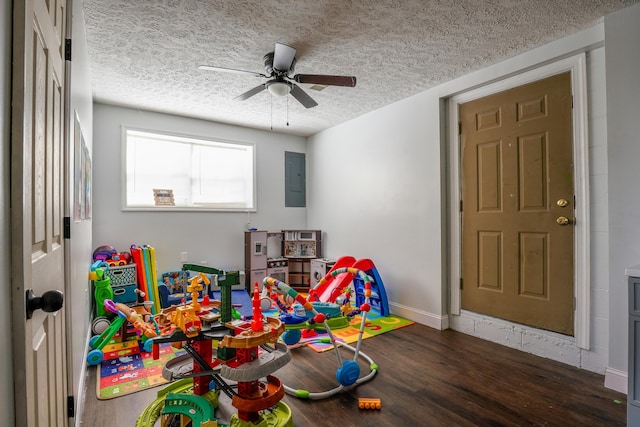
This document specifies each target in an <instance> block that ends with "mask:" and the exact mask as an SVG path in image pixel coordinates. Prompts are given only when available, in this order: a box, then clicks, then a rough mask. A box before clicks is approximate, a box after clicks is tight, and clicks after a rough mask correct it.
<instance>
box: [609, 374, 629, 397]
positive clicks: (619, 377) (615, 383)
mask: <svg viewBox="0 0 640 427" xmlns="http://www.w3.org/2000/svg"><path fill="white" fill-rule="evenodd" d="M604 386H605V387H606V388H610V389H611V390H615V391H617V392H620V393H624V394H627V386H628V379H627V373H626V372H623V371H619V370H617V369H613V368H607V369H606V370H605V372H604Z"/></svg>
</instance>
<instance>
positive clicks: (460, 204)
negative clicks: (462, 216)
mask: <svg viewBox="0 0 640 427" xmlns="http://www.w3.org/2000/svg"><path fill="white" fill-rule="evenodd" d="M460 212H462V200H460Z"/></svg>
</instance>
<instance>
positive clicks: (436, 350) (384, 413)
mask: <svg viewBox="0 0 640 427" xmlns="http://www.w3.org/2000/svg"><path fill="white" fill-rule="evenodd" d="M361 351H363V352H365V353H366V354H367V355H368V356H370V357H371V358H373V360H374V362H375V363H376V364H377V365H378V367H379V372H378V373H377V375H376V376H375V377H374V378H373V379H372V380H371V381H369V382H367V383H364V384H361V385H359V386H358V387H356V388H351V389H349V390H346V391H343V392H342V393H340V394H338V395H335V396H332V397H330V398H328V399H324V400H300V399H297V398H295V397H291V396H288V395H287V396H285V398H284V402H285V403H287V405H289V407H290V408H291V410H292V412H293V420H294V424H295V425H296V427H322V426H340V427H349V426H376V427H381V426H403V427H404V426H483V427H484V426H625V425H626V396H625V395H624V394H621V393H617V392H615V391H612V390H609V389H607V388H605V387H604V377H603V376H601V375H597V374H594V373H591V372H588V371H585V370H581V369H578V368H573V367H570V366H567V365H564V364H562V363H558V362H554V361H552V360H549V359H543V358H540V357H537V356H533V355H531V354H527V353H523V352H520V351H517V350H513V349H510V348H507V347H503V346H501V345H498V344H493V343H490V342H487V341H483V340H480V339H477V338H474V337H471V336H469V335H465V334H462V333H459V332H455V331H452V330H446V331H438V330H435V329H432V328H429V327H426V326H422V325H412V326H408V327H405V328H402V329H399V330H396V331H393V332H390V333H387V334H384V335H380V336H378V337H375V338H371V339H367V340H364V341H363V342H362V347H361ZM341 354H342V355H343V359H345V360H347V359H350V358H352V356H353V353H351V352H349V351H346V350H342V353H341ZM360 365H361V366H362V373H363V374H364V373H365V372H369V368H368V364H367V363H365V362H363V361H361V363H360ZM337 367H338V366H337V358H336V354H335V352H332V351H330V352H326V353H321V354H319V353H316V352H314V351H313V350H311V349H309V348H299V349H295V350H293V360H292V361H291V362H290V363H289V364H288V365H286V366H285V367H283V368H281V369H280V370H278V371H277V372H276V373H275V376H277V377H278V378H280V380H281V381H282V382H283V383H285V384H287V385H288V386H290V387H293V388H295V389H305V390H308V391H312V392H319V391H324V390H328V389H332V388H333V387H335V385H336V380H335V372H336V369H337ZM95 377H96V372H95V367H91V368H90V369H89V372H88V377H87V379H86V384H87V389H86V391H85V396H86V401H85V406H84V412H83V417H82V425H83V426H88V427H111V426H113V427H125V426H134V425H135V421H136V419H137V417H138V415H139V414H140V413H141V412H142V410H143V409H144V408H145V407H146V406H147V405H148V404H149V403H151V402H152V401H153V400H154V399H155V395H156V392H157V391H158V390H159V389H161V387H160V388H155V389H150V390H145V391H142V392H138V393H136V394H132V395H129V396H124V397H120V398H116V399H112V400H106V401H100V400H97V399H96V391H95ZM358 397H375V398H380V399H381V401H382V408H381V409H380V410H362V409H358ZM230 411H233V408H232V407H231V406H230V401H229V400H228V399H227V398H226V396H224V395H222V397H221V409H220V411H219V412H216V416H217V417H218V418H219V419H220V420H221V421H224V420H225V417H226V416H228V413H229V412H230ZM158 424H159V423H156V425H158Z"/></svg>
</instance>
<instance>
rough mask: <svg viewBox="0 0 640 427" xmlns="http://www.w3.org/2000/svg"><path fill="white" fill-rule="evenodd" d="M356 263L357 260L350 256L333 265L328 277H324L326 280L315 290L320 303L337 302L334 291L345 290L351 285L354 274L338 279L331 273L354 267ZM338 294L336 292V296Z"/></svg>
mask: <svg viewBox="0 0 640 427" xmlns="http://www.w3.org/2000/svg"><path fill="white" fill-rule="evenodd" d="M355 262H356V259H355V258H354V257H352V256H348V255H347V256H342V257H340V258H338V260H337V261H336V263H335V264H334V265H333V267H332V268H331V270H329V273H327V275H326V276H324V279H326V280H321V281H320V283H318V284H317V285H316V287H315V288H313V289H314V290H315V291H316V294H317V295H318V298H319V299H320V301H324V302H334V301H335V296H334V297H333V298H332V295H333V294H334V291H335V290H336V289H343V288H344V287H345V286H347V285H349V283H351V281H352V280H353V274H351V273H343V274H339V275H338V276H336V277H333V276H332V275H331V273H332V272H333V271H334V270H337V269H339V268H344V267H352V266H353V264H354V263H355ZM345 280H346V283H344V281H345ZM338 286H342V287H341V288H339V287H338ZM337 294H338V293H337V292H336V296H337Z"/></svg>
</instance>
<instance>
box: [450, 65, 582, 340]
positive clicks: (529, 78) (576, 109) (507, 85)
mask: <svg viewBox="0 0 640 427" xmlns="http://www.w3.org/2000/svg"><path fill="white" fill-rule="evenodd" d="M564 71H570V72H571V86H572V92H573V158H574V177H575V183H574V185H575V196H576V204H575V218H576V224H575V228H574V233H575V235H574V240H575V241H574V247H575V267H574V268H575V270H574V284H575V285H574V286H575V290H574V294H575V296H576V311H575V328H574V330H575V341H576V346H577V347H579V348H582V349H586V350H588V349H589V347H590V338H589V331H590V329H591V328H590V315H591V313H590V305H591V298H590V288H591V286H590V273H589V270H590V268H589V267H590V248H589V230H590V220H589V171H588V167H589V161H588V159H589V157H588V155H589V153H588V146H589V141H588V128H587V125H588V123H587V113H588V110H587V79H586V55H585V54H584V53H581V54H578V55H575V56H571V57H568V58H565V59H562V60H558V61H556V62H554V63H551V64H548V65H545V66H541V67H539V68H536V69H532V70H529V71H526V72H523V73H521V74H518V75H516V76H513V77H509V78H506V79H504V80H500V81H498V82H495V83H490V84H487V85H486V86H483V87H481V88H478V89H473V90H470V91H467V92H464V93H461V94H458V95H455V96H453V97H451V98H449V99H448V100H447V101H448V106H447V113H448V114H447V115H448V118H447V122H448V125H449V126H448V133H447V160H448V167H449V168H448V169H449V176H448V182H449V186H448V190H449V198H448V202H449V206H448V211H449V230H448V231H449V241H450V245H449V248H450V252H449V254H448V255H449V290H450V294H449V297H450V307H449V309H450V314H452V315H460V313H461V310H460V307H461V295H460V278H461V271H462V269H461V265H462V264H461V262H462V259H461V249H462V246H461V236H462V233H461V231H462V229H461V217H460V200H461V193H460V174H461V171H460V146H459V136H458V123H459V117H458V107H459V104H463V103H465V102H469V101H472V100H474V99H478V98H482V97H485V96H488V95H491V94H494V93H498V92H501V91H504V90H507V89H511V88H513V87H517V86H520V85H523V84H526V83H531V82H534V81H536V80H540V79H543V78H546V77H549V76H552V75H554V74H558V73H561V72H564Z"/></svg>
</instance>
